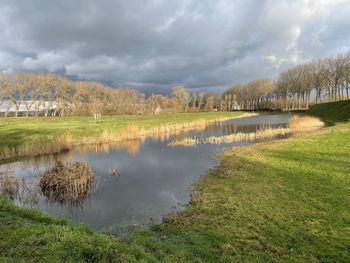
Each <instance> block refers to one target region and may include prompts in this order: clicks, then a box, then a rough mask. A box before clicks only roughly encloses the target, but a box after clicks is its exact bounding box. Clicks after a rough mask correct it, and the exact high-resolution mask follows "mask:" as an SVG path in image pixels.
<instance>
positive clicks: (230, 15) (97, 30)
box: [0, 0, 350, 93]
mask: <svg viewBox="0 0 350 263" xmlns="http://www.w3.org/2000/svg"><path fill="white" fill-rule="evenodd" d="M349 14H350V0H275V1H272V0H218V1H215V0H176V1H169V0H114V1H112V0H99V1H96V0H61V1H47V0H26V1H23V0H0V72H18V71H21V72H54V73H57V74H60V75H64V76H66V77H68V78H71V79H80V80H89V81H97V82H101V83H103V84H107V85H110V86H112V87H130V88H136V89H138V90H140V91H142V92H145V93H151V92H161V93H165V92H167V91H169V89H170V88H171V87H173V86H175V85H184V86H185V87H186V88H188V89H189V90H192V91H195V90H204V91H207V92H215V93H220V92H222V91H224V90H225V89H226V88H228V87H229V86H230V85H233V84H238V83H244V82H248V81H250V80H254V79H257V78H267V77H269V78H275V77H276V76H277V75H278V72H280V71H282V70H284V69H286V68H288V67H291V66H293V65H296V64H299V63H304V62H308V61H310V60H312V59H314V58H324V57H327V56H332V55H335V54H337V53H340V52H346V51H348V50H350V19H349Z"/></svg>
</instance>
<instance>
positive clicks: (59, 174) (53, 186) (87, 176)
mask: <svg viewBox="0 0 350 263" xmlns="http://www.w3.org/2000/svg"><path fill="white" fill-rule="evenodd" d="M94 179H95V175H94V174H93V173H92V171H91V168H90V166H89V165H88V164H87V163H86V162H83V161H80V162H75V163H72V164H64V163H62V162H61V161H58V162H57V163H56V164H55V165H54V167H52V168H51V169H48V170H47V171H45V172H44V174H43V175H42V176H41V178H40V182H39V187H40V189H41V191H42V193H43V194H44V195H45V196H46V197H47V198H48V199H49V200H51V201H58V202H63V201H67V200H71V201H77V200H78V199H79V198H81V197H85V196H87V195H88V194H90V193H91V192H92V190H93V187H92V183H93V181H94Z"/></svg>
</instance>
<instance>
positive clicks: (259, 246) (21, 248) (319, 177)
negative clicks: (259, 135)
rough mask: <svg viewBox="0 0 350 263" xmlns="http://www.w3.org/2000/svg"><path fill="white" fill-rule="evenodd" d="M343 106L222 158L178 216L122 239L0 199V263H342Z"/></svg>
mask: <svg viewBox="0 0 350 263" xmlns="http://www.w3.org/2000/svg"><path fill="white" fill-rule="evenodd" d="M343 103H345V104H347V105H349V103H350V102H349V101H348V102H341V103H335V104H324V105H319V106H316V107H318V110H317V112H316V113H315V111H316V110H315V108H312V109H311V110H310V113H312V114H317V115H319V116H320V117H321V118H323V119H327V120H328V121H329V122H328V123H329V124H333V125H334V126H332V127H328V128H326V129H324V130H322V131H318V132H315V133H313V134H307V135H304V136H300V137H294V138H289V139H286V140H282V141H275V142H270V143H263V144H258V145H254V146H249V147H242V148H236V149H232V150H227V151H226V152H224V153H222V154H221V163H220V165H219V166H218V167H217V168H216V169H214V170H213V171H211V172H209V174H208V175H207V176H206V177H204V178H203V179H202V180H200V181H199V182H198V183H197V185H196V186H195V190H196V191H195V192H196V193H197V194H195V196H194V197H193V200H192V202H191V205H190V206H189V207H188V208H186V210H185V211H184V212H183V213H181V214H180V215H173V216H168V217H167V219H166V222H165V223H163V224H160V225H155V226H153V227H152V228H151V229H149V230H145V231H140V232H137V233H134V234H133V235H131V236H129V237H127V238H125V239H122V240H116V239H115V238H113V237H110V236H107V235H105V234H102V233H97V232H94V231H91V230H89V229H88V228H86V227H84V226H76V225H71V224H69V223H67V222H65V221H62V220H57V219H52V218H51V217H47V216H44V215H42V214H41V213H38V212H35V211H31V210H25V209H19V208H16V207H14V206H13V205H11V204H10V203H9V202H7V201H5V200H3V199H2V200H1V201H0V233H1V237H2V238H1V239H0V258H1V259H0V262H1V260H2V261H4V262H20V261H21V260H22V261H23V262H350V177H349V175H350V136H349V135H350V123H349V122H348V121H346V120H348V119H349V117H350V111H348V112H347V113H346V114H343V113H341V112H339V114H337V112H338V110H336V108H339V109H343V107H344V105H343ZM346 107H348V106H346ZM328 109H331V110H330V111H332V112H334V113H330V111H329V110H328ZM344 116H345V117H344Z"/></svg>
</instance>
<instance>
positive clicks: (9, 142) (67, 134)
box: [0, 112, 242, 160]
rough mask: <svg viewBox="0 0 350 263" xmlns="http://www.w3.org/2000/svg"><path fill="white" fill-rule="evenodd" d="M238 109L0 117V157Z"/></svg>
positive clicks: (219, 115) (227, 115) (198, 121)
mask: <svg viewBox="0 0 350 263" xmlns="http://www.w3.org/2000/svg"><path fill="white" fill-rule="evenodd" d="M241 114H242V113H241V112H209V113H180V114H171V115H158V116H105V117H103V122H102V123H96V122H95V121H94V119H93V118H92V117H62V118H17V119H16V118H0V160H1V159H11V158H16V157H23V156H27V155H38V154H40V153H55V152H59V151H61V150H66V149H70V147H71V146H73V145H78V144H90V143H104V142H111V141H117V140H119V139H120V140H122V139H124V138H131V137H132V136H134V137H137V134H136V133H137V132H140V131H142V133H143V134H145V133H147V132H152V131H157V132H158V130H157V129H159V131H164V130H165V131H167V130H169V131H171V130H172V129H179V128H181V127H180V126H182V125H191V124H192V123H193V125H198V124H203V123H202V122H207V121H212V120H215V119H221V118H231V117H237V116H239V115H241Z"/></svg>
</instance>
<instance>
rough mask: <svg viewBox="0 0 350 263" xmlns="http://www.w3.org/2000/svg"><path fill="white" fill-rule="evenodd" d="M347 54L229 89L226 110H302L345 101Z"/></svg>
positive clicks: (349, 80)
mask: <svg viewBox="0 0 350 263" xmlns="http://www.w3.org/2000/svg"><path fill="white" fill-rule="evenodd" d="M349 88H350V52H347V53H342V54H338V55H336V56H334V57H329V58H326V59H318V60H313V61H312V62H310V63H305V64H301V65H297V66H295V67H292V68H289V69H287V70H285V71H283V72H281V73H280V74H279V76H278V77H277V79H276V80H272V79H259V80H254V81H251V82H249V83H246V84H238V85H234V86H232V87H230V88H229V89H228V90H226V91H225V92H224V94H223V99H224V100H225V102H226V105H227V110H235V109H246V110H260V109H288V110H294V109H306V108H309V106H310V103H316V104H317V103H322V102H331V101H337V100H345V99H349V98H350V97H349Z"/></svg>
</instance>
